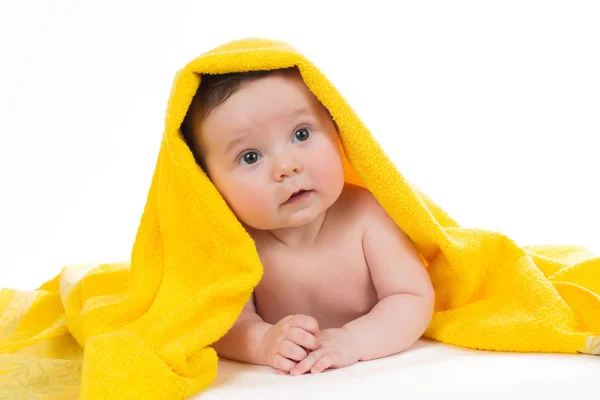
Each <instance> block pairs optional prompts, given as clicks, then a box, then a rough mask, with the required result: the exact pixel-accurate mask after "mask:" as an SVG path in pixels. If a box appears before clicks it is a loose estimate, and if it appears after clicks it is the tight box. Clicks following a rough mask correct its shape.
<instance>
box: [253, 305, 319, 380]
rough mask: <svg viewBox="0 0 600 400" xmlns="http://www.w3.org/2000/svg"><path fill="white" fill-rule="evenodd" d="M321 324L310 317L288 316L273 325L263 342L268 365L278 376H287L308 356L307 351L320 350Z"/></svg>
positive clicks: (300, 315) (262, 348) (264, 355)
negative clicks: (318, 336)
mask: <svg viewBox="0 0 600 400" xmlns="http://www.w3.org/2000/svg"><path fill="white" fill-rule="evenodd" d="M318 334H319V323H318V322H317V320H316V319H314V318H313V317H311V316H308V315H302V314H298V315H288V316H287V317H284V318H282V319H281V321H279V322H277V323H276V324H275V325H273V326H272V327H271V328H270V329H269V330H268V331H267V333H266V334H265V336H264V337H263V339H262V342H261V351H262V354H263V357H264V359H265V360H266V363H267V364H268V365H270V366H271V367H273V368H275V370H276V371H277V373H278V374H287V373H289V371H290V370H291V369H292V368H294V367H295V366H296V364H297V362H298V361H300V360H303V359H305V358H306V356H307V355H308V353H307V350H316V349H317V348H319V342H318V340H317V335H318Z"/></svg>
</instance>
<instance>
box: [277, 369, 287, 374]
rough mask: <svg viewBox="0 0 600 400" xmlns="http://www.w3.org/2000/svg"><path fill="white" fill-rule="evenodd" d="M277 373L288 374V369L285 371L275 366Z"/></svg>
mask: <svg viewBox="0 0 600 400" xmlns="http://www.w3.org/2000/svg"><path fill="white" fill-rule="evenodd" d="M275 373H276V374H277V375H287V374H288V372H286V371H284V370H282V369H279V368H275Z"/></svg>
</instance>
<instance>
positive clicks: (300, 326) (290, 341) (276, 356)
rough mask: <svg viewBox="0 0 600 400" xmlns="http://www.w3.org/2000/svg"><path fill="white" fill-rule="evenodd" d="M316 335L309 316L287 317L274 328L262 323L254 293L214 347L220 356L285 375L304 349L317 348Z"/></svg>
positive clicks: (315, 324) (303, 352) (317, 330)
mask: <svg viewBox="0 0 600 400" xmlns="http://www.w3.org/2000/svg"><path fill="white" fill-rule="evenodd" d="M318 334H319V324H318V322H317V320H316V319H314V318H313V317H310V316H308V315H302V314H298V315H288V316H287V317H284V318H282V319H281V320H280V321H279V322H277V323H276V324H275V325H273V324H269V323H267V322H264V321H263V319H262V318H261V317H260V316H259V315H258V314H257V313H256V307H255V305H254V293H253V294H252V296H251V297H250V300H249V301H248V303H246V305H245V306H244V309H243V310H242V313H241V314H240V316H239V317H238V319H237V321H236V322H235V324H234V325H233V326H232V327H231V329H230V330H229V331H228V332H227V333H226V334H225V336H223V337H222V338H221V339H219V340H218V341H217V342H216V343H214V344H213V348H214V349H215V351H216V352H217V354H219V355H220V356H222V357H225V358H229V359H232V360H237V361H242V362H246V363H250V364H258V365H268V366H271V367H273V368H275V370H276V371H277V372H278V373H288V372H289V371H290V370H291V369H292V368H293V367H295V366H296V364H297V362H298V361H300V360H303V359H304V358H305V357H306V355H307V352H306V350H315V349H317V348H318V347H319V344H318V340H317V338H316V336H317V335H318Z"/></svg>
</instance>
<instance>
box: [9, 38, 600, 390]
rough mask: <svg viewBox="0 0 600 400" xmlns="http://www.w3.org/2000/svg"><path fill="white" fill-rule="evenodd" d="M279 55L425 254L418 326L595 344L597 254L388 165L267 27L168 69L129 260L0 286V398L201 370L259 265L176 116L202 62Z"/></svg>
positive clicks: (244, 63) (263, 63)
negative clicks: (265, 35) (493, 221)
mask: <svg viewBox="0 0 600 400" xmlns="http://www.w3.org/2000/svg"><path fill="white" fill-rule="evenodd" d="M294 65H295V66H298V68H299V70H300V72H301V74H302V77H303V79H304V81H305V82H306V84H307V85H308V87H309V88H310V89H311V91H312V92H313V93H314V94H315V95H316V96H317V98H318V99H319V100H320V101H321V102H322V103H323V104H324V105H325V107H327V109H328V110H329V111H330V113H331V115H332V116H333V117H334V119H335V121H336V122H337V125H338V126H339V129H340V139H341V140H340V142H341V146H342V149H343V153H344V168H345V173H346V177H347V180H348V181H349V182H351V183H355V184H359V185H362V186H364V187H366V188H368V189H369V190H370V191H371V192H372V193H373V195H374V196H375V197H376V198H377V200H378V201H379V202H380V203H381V205H382V206H383V207H384V208H385V209H386V210H387V212H388V213H389V215H390V216H391V217H392V218H393V219H394V221H395V222H396V223H397V224H398V225H399V226H400V227H401V228H402V229H403V230H404V232H406V233H407V234H408V235H409V236H410V238H411V239H412V240H413V241H414V242H415V244H416V246H417V248H418V250H419V252H420V254H421V255H422V257H423V259H424V261H425V262H426V264H427V267H428V271H429V273H430V276H431V279H432V281H433V283H434V286H435V290H436V308H435V314H434V317H433V321H432V322H431V325H430V327H429V328H428V330H427V332H426V334H425V335H426V336H427V337H430V338H433V339H436V340H439V341H441V342H445V343H449V344H454V345H458V346H464V347H469V348H474V349H486V350H498V351H518V352H563V353H578V352H579V353H589V354H598V353H600V259H598V258H594V256H593V255H592V254H590V253H589V252H588V251H587V250H585V249H583V248H580V247H577V246H536V247H519V246H518V245H516V244H515V243H514V242H513V241H511V240H510V239H509V238H508V237H506V236H504V235H502V234H499V233H496V232H489V231H485V230H481V229H470V228H465V227H461V226H459V225H458V224H457V223H456V222H455V221H453V220H452V218H451V217H450V216H448V215H447V214H446V213H445V212H444V211H443V210H442V209H441V208H440V207H438V206H437V205H436V204H434V203H433V202H432V201H431V200H430V199H429V198H427V197H426V195H425V194H423V193H421V192H420V191H419V190H418V188H417V187H416V186H414V185H413V184H411V183H409V182H408V181H407V180H406V179H405V178H404V177H403V176H402V175H401V174H400V173H399V172H398V171H397V170H396V168H395V167H394V166H393V164H392V163H391V162H390V160H389V159H388V157H387V156H386V155H385V153H384V152H383V150H382V149H381V148H380V146H379V145H378V143H377V142H376V141H375V140H374V138H373V136H372V135H371V133H370V132H369V131H368V130H367V128H366V127H365V126H364V125H363V123H362V122H361V121H360V120H359V118H358V117H357V116H356V114H355V113H354V112H353V111H352V109H351V108H350V107H349V105H348V104H347V103H346V101H345V100H344V99H343V97H342V96H341V95H340V93H338V91H337V90H336V89H335V88H334V86H333V85H332V84H331V83H330V82H329V80H327V78H326V77H325V76H324V75H323V74H322V73H321V72H320V71H319V70H318V69H317V68H316V67H315V66H314V65H313V64H312V63H311V62H310V61H309V60H307V59H306V58H305V57H303V56H302V55H301V54H300V53H298V52H297V51H296V50H294V49H293V48H292V47H290V46H289V45H287V44H285V43H282V42H278V41H273V40H266V39H244V40H240V41H235V42H231V43H227V44H225V45H223V46H221V47H218V48H216V49H214V50H212V51H210V52H208V53H205V54H203V55H201V56H200V57H198V58H196V59H195V60H193V61H191V62H190V63H189V64H187V65H186V66H185V67H184V68H183V69H182V70H180V71H179V73H178V74H177V75H176V77H175V81H174V83H173V89H172V92H171V96H170V98H169V103H168V108H167V115H166V120H165V131H164V136H163V138H162V144H161V147H160V152H159V154H158V160H157V163H156V167H155V170H154V174H153V179H152V183H151V186H150V189H149V193H148V198H147V202H146V205H145V208H144V210H143V215H142V217H141V221H140V224H139V229H138V232H137V235H136V238H135V243H134V245H133V249H132V254H131V260H130V261H126V262H119V263H107V264H98V265H88V266H67V267H65V268H64V269H63V271H61V272H60V273H59V274H58V275H57V276H56V278H54V279H53V280H51V281H49V282H47V283H45V284H44V285H43V286H42V287H41V288H40V289H39V290H37V291H35V292H23V291H16V290H8V289H5V290H3V291H2V292H0V315H1V319H0V397H3V396H5V395H10V394H15V393H31V394H36V395H38V396H40V397H41V398H70V397H76V395H77V393H78V392H80V395H81V398H82V399H182V398H185V397H188V396H190V395H192V394H194V393H197V392H199V391H201V390H203V389H205V388H206V387H207V385H209V384H210V383H211V382H212V381H213V379H214V378H215V375H216V372H217V356H216V353H215V352H214V351H213V349H212V348H211V347H210V345H211V343H213V342H215V341H216V340H217V339H219V338H220V337H221V336H223V335H224V334H225V332H226V331H227V330H228V329H229V328H230V327H231V326H232V325H233V323H234V322H235V320H236V318H237V316H238V315H239V314H240V312H241V310H242V307H243V306H244V304H245V303H246V301H247V300H248V298H249V296H250V294H251V292H252V290H253V288H254V287H255V286H256V285H257V283H258V282H259V280H260V279H261V276H262V266H261V264H260V259H259V257H258V254H257V252H256V249H255V246H254V243H253V241H252V239H251V238H250V236H249V235H248V234H247V233H246V231H245V230H244V229H243V227H242V226H241V225H240V223H239V222H238V220H237V219H236V218H235V216H234V215H233V214H232V212H231V211H230V209H229V208H228V207H227V205H226V203H225V202H224V201H223V199H222V198H221V197H220V195H219V193H218V192H217V190H216V189H215V187H214V186H213V185H212V184H211V182H210V181H209V180H208V178H207V177H206V175H205V174H204V173H203V172H202V170H201V169H200V168H199V167H198V166H197V165H196V163H195V161H194V158H193V155H192V153H191V152H190V150H189V148H188V147H187V145H186V143H185V142H184V140H183V138H182V135H181V132H180V129H179V128H180V125H181V123H182V121H183V118H184V116H185V114H186V111H187V108H188V106H189V104H190V102H191V100H192V97H193V96H194V93H195V91H196V89H197V88H198V85H199V83H200V80H201V76H202V74H218V73H227V72H240V71H248V70H265V69H275V68H283V67H290V66H294ZM82 347H83V348H84V350H82Z"/></svg>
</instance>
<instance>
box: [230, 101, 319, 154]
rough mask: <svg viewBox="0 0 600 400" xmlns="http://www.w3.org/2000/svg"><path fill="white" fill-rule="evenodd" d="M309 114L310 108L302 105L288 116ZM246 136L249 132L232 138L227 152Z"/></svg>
mask: <svg viewBox="0 0 600 400" xmlns="http://www.w3.org/2000/svg"><path fill="white" fill-rule="evenodd" d="M304 114H306V115H308V114H310V110H309V109H308V107H304V106H303V107H300V108H295V109H293V110H292V111H290V112H289V113H288V116H290V117H295V116H299V115H304ZM246 136H248V134H247V133H246V134H242V135H240V136H238V137H236V138H234V139H231V141H230V142H229V143H227V146H225V154H229V152H230V151H231V150H232V149H233V148H234V147H235V146H237V145H238V143H240V142H242V141H243V140H244V139H245V138H246Z"/></svg>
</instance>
